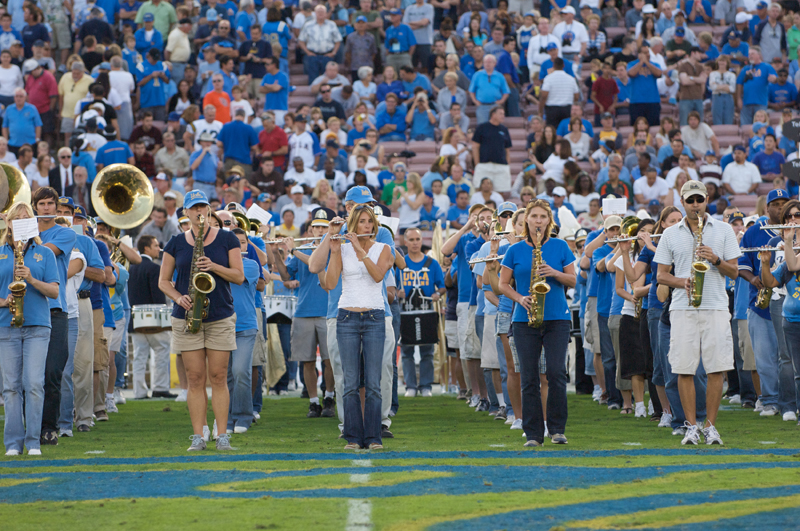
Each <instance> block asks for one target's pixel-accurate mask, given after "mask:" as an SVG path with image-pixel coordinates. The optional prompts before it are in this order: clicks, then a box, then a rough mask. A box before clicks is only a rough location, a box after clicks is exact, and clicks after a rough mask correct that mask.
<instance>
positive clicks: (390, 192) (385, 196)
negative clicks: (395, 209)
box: [381, 181, 408, 206]
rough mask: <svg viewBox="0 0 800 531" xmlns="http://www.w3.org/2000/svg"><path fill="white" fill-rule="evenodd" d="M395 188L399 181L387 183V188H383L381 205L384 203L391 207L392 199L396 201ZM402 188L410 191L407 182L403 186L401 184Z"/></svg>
mask: <svg viewBox="0 0 800 531" xmlns="http://www.w3.org/2000/svg"><path fill="white" fill-rule="evenodd" d="M395 186H397V181H392V182H389V183H386V186H384V187H383V193H382V194H381V203H383V204H384V205H386V206H391V204H392V199H394V187H395ZM400 186H402V187H403V188H405V189H406V190H408V182H407V181H403V184H401V185H400Z"/></svg>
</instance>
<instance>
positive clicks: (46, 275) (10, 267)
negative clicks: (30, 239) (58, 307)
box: [0, 229, 74, 328]
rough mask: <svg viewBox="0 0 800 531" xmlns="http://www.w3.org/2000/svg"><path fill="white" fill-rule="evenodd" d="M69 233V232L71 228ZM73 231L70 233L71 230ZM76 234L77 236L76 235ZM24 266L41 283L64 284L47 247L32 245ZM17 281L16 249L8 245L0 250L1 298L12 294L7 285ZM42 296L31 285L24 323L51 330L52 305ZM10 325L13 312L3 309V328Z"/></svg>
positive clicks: (25, 300)
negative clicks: (15, 270) (15, 267)
mask: <svg viewBox="0 0 800 531" xmlns="http://www.w3.org/2000/svg"><path fill="white" fill-rule="evenodd" d="M68 230H69V229H68ZM70 232H71V231H70ZM73 234H74V233H73ZM24 262H25V266H26V267H27V268H28V269H30V270H31V275H33V278H35V279H36V280H41V281H42V282H46V283H48V284H49V283H51V282H58V283H59V284H60V283H61V279H60V276H59V274H58V273H59V271H58V266H57V264H56V257H55V255H54V254H53V251H51V250H50V249H48V248H47V247H45V246H44V245H36V244H35V243H33V244H31V245H30V246H29V247H28V250H27V251H26V252H25V259H24ZM13 281H14V249H13V248H12V247H11V246H10V245H9V244H5V245H3V246H2V247H0V297H2V298H4V299H5V298H7V297H8V295H9V290H8V285H9V284H11V283H12V282H13ZM52 300H54V299H48V298H47V297H45V296H44V295H42V293H41V292H40V291H39V290H37V289H35V288H32V287H31V286H28V289H26V290H25V299H24V306H25V312H24V313H25V322H24V323H23V326H46V327H48V328H50V311H49V308H50V305H49V301H52ZM10 326H11V312H10V311H9V309H8V307H6V308H0V327H6V328H8V327H10Z"/></svg>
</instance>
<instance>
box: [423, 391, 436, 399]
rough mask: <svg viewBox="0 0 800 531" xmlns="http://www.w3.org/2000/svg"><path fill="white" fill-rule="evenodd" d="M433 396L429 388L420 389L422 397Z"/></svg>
mask: <svg viewBox="0 0 800 531" xmlns="http://www.w3.org/2000/svg"><path fill="white" fill-rule="evenodd" d="M432 396H433V392H432V391H431V390H430V389H423V390H422V398H430V397H432Z"/></svg>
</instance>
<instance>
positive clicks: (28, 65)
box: [22, 59, 39, 74]
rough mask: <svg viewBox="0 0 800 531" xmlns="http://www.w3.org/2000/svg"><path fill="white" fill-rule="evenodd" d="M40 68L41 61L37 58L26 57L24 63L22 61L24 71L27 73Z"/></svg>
mask: <svg viewBox="0 0 800 531" xmlns="http://www.w3.org/2000/svg"><path fill="white" fill-rule="evenodd" d="M37 68H39V61H37V60H36V59H26V60H25V62H24V63H22V73H23V74H27V73H28V72H33V71H34V70H36V69H37Z"/></svg>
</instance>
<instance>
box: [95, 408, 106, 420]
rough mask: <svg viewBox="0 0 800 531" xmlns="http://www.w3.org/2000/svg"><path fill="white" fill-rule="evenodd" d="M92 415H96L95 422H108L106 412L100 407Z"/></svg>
mask: <svg viewBox="0 0 800 531" xmlns="http://www.w3.org/2000/svg"><path fill="white" fill-rule="evenodd" d="M94 416H95V417H97V422H108V413H106V412H105V411H104V410H102V409H101V410H100V411H98V412H96V413H95V414H94Z"/></svg>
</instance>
